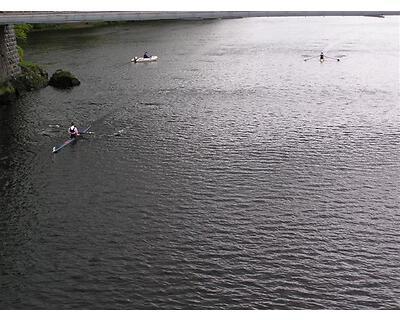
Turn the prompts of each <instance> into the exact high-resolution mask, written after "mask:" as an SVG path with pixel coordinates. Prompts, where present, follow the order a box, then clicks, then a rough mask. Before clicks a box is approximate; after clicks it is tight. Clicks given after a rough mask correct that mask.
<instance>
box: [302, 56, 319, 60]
mask: <svg viewBox="0 0 400 320" xmlns="http://www.w3.org/2000/svg"><path fill="white" fill-rule="evenodd" d="M316 57H319V55H318V56H313V57H310V58H306V59H304V61H308V60H310V59H312V58H316Z"/></svg>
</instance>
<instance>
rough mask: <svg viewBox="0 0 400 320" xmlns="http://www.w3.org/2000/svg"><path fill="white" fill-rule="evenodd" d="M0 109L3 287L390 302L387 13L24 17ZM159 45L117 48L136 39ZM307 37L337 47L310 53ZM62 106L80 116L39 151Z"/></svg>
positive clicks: (66, 300) (228, 299) (22, 301)
mask: <svg viewBox="0 0 400 320" xmlns="http://www.w3.org/2000/svg"><path fill="white" fill-rule="evenodd" d="M25 47H26V49H25V51H26V59H27V60H30V61H33V62H36V63H39V64H41V65H43V66H44V67H45V68H46V69H47V70H48V71H49V73H50V74H51V73H52V72H54V71H55V70H56V69H59V68H63V69H67V70H70V71H72V72H73V73H74V74H75V75H76V76H77V77H78V78H79V79H80V80H81V81H82V84H81V85H80V86H79V87H75V88H73V89H72V90H67V91H61V90H57V89H54V88H52V87H47V88H45V89H43V90H41V91H37V92H32V93H28V94H26V95H25V96H24V97H23V98H22V99H20V100H19V101H18V103H17V105H16V106H14V107H13V108H3V109H2V110H1V112H0V130H1V131H0V133H1V135H0V170H1V171H0V173H1V175H0V201H1V202H0V288H1V289H0V307H1V308H3V309H5V308H12V309H22V308H24V309H26V308H28V309H30V308H33V309H37V308H42V309H53V308H56V309H60V308H62V309H72V308H76V309H86V308H89V309H94V308H106V309H116V308H118V309H205V308H210V309H222V308H224V309H253V308H256V309H398V308H399V307H400V272H399V271H400V215H399V212H400V210H399V209H400V208H399V207H400V206H399V196H400V189H399V186H400V128H399V123H400V109H399V91H400V90H399V74H400V71H399V50H400V48H399V19H398V18H396V17H389V18H385V19H378V18H368V17H357V18H349V17H346V18H342V17H329V18H328V17H326V18H322V17H320V18H252V19H234V20H209V21H169V22H142V23H133V24H127V25H120V26H110V27H105V28H93V29H80V30H69V31H48V32H40V33H34V34H31V35H30V36H29V41H28V43H27V44H26V46H25ZM145 50H146V51H149V52H150V53H152V54H154V55H157V56H159V60H158V61H157V62H155V63H151V64H132V63H130V59H131V58H132V57H133V56H135V55H136V56H139V55H142V54H143V52H144V51H145ZM321 50H324V51H325V53H326V54H327V55H328V56H330V57H334V58H335V57H339V58H340V62H337V61H336V60H334V59H327V60H326V61H325V62H324V63H320V62H319V60H318V59H317V58H313V59H310V60H308V61H304V59H305V58H307V57H312V56H314V55H318V54H319V52H320V51H321ZM70 121H75V123H76V124H77V125H78V127H85V126H86V125H89V124H91V125H92V127H91V132H92V133H91V134H89V135H87V136H86V137H85V139H81V140H79V141H78V142H77V143H76V144H75V145H71V146H68V147H66V148H64V149H63V150H61V152H59V153H57V154H55V155H53V154H52V152H51V150H52V147H53V146H56V145H58V144H60V143H62V142H63V141H64V140H65V139H66V137H67V134H66V130H67V127H68V125H69V123H70Z"/></svg>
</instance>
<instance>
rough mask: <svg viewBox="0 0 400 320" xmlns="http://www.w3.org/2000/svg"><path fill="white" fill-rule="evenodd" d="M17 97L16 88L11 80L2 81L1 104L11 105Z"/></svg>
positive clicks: (0, 86)
mask: <svg viewBox="0 0 400 320" xmlns="http://www.w3.org/2000/svg"><path fill="white" fill-rule="evenodd" d="M16 97H17V94H16V91H15V88H14V87H13V85H12V84H11V83H10V82H9V81H4V82H2V83H0V105H9V104H11V103H12V102H14V101H15V99H16Z"/></svg>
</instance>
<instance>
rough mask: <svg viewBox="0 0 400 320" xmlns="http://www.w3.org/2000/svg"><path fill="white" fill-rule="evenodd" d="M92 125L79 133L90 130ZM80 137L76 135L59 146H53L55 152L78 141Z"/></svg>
mask: <svg viewBox="0 0 400 320" xmlns="http://www.w3.org/2000/svg"><path fill="white" fill-rule="evenodd" d="M90 127H91V126H89V127H87V128H86V129H84V130H82V131H79V134H85V133H87V132H88V131H89V129H90ZM78 137H79V136H78ZM78 137H74V138H72V139H71V138H70V139H68V140H67V141H65V142H64V143H63V144H61V145H59V146H58V147H53V153H56V152H58V151H60V150H61V149H62V148H64V147H65V146H67V145H69V144H70V143H72V142H74V141H76V140H77V139H78Z"/></svg>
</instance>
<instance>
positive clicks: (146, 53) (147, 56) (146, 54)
mask: <svg viewBox="0 0 400 320" xmlns="http://www.w3.org/2000/svg"><path fill="white" fill-rule="evenodd" d="M143 58H145V59H146V58H151V55H149V54H148V52H147V51H146V52H145V53H144V55H143Z"/></svg>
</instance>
